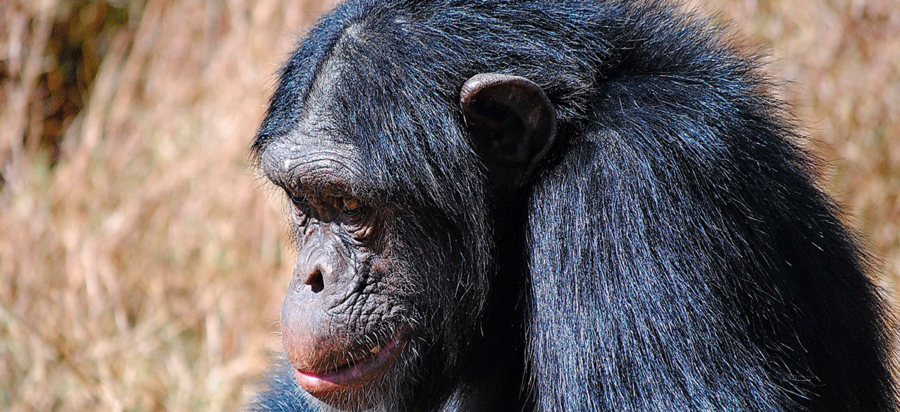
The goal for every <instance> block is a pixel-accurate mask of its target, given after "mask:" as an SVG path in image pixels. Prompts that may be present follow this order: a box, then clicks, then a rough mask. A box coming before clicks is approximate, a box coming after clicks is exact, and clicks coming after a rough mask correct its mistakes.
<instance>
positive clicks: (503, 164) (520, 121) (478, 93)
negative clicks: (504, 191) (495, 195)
mask: <svg viewBox="0 0 900 412" xmlns="http://www.w3.org/2000/svg"><path fill="white" fill-rule="evenodd" d="M459 103H460V105H461V106H462V111H463V116H464V118H465V119H464V120H465V123H466V127H467V129H468V131H469V133H470V134H471V135H472V138H473V139H474V143H475V147H476V149H477V150H478V151H479V154H480V155H481V156H483V158H484V161H485V163H486V164H487V166H488V169H489V173H491V174H492V179H494V181H495V182H496V183H497V184H502V185H512V186H516V187H521V186H522V185H524V184H525V183H526V181H527V179H528V178H529V177H531V174H532V173H533V172H534V168H535V166H536V165H537V164H538V162H540V161H541V160H542V159H543V158H544V156H545V155H546V154H547V152H548V151H549V150H550V147H551V146H552V145H553V140H554V138H555V135H556V112H555V111H554V110H553V106H552V105H551V104H550V99H548V98H547V95H546V94H544V91H543V90H542V89H541V87H540V86H538V85H537V84H535V83H534V82H532V81H531V80H528V79H526V78H524V77H519V76H509V75H504V74H496V73H484V74H477V75H475V76H472V78H470V79H469V80H467V81H466V83H465V84H464V85H463V87H462V91H461V92H460V93H459Z"/></svg>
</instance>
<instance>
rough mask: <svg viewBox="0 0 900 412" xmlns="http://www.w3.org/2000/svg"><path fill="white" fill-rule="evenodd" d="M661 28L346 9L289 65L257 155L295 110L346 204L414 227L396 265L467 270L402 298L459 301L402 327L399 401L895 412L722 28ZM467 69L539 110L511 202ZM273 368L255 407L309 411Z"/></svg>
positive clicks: (487, 12) (516, 1) (844, 238)
mask: <svg viewBox="0 0 900 412" xmlns="http://www.w3.org/2000/svg"><path fill="white" fill-rule="evenodd" d="M676 9H677V7H675V6H673V5H672V4H670V3H667V2H633V1H586V0H584V1H575V0H572V1H558V2H554V1H522V0H506V1H503V0H497V1H488V0H480V1H472V0H459V1H451V0H442V1H440V0H435V1H425V0H423V1H413V0H409V1H398V0H379V1H374V0H372V1H366V0H351V1H348V2H345V3H343V4H341V5H339V6H337V8H336V9H335V10H334V11H333V12H331V13H330V14H329V15H327V16H325V17H324V18H322V19H321V20H320V21H319V23H318V24H317V25H316V27H315V28H314V29H313V30H312V31H311V32H310V33H309V36H308V37H307V38H306V39H305V40H304V41H303V43H302V45H301V46H300V48H299V49H298V50H297V51H296V53H295V54H294V55H293V56H292V57H291V59H290V61H289V62H288V63H287V65H286V67H285V68H284V70H283V72H282V74H281V82H280V84H279V87H278V89H277V91H276V92H275V95H274V96H273V98H272V103H271V106H270V108H269V112H268V115H267V117H266V119H265V121H264V122H263V124H262V126H261V128H260V130H259V133H258V135H257V138H256V141H255V143H254V151H255V152H256V153H257V154H262V153H264V152H265V151H266V150H267V148H269V147H270V146H271V145H272V144H273V143H274V142H277V141H279V139H284V138H285V136H287V135H289V134H290V133H291V132H292V131H294V129H295V128H296V127H298V122H299V119H301V118H304V116H308V113H306V112H304V111H305V110H307V111H308V110H309V106H310V105H311V103H310V101H312V99H315V100H316V102H315V104H316V105H318V106H317V107H325V108H326V109H327V112H328V113H331V115H332V116H333V117H332V118H331V119H332V120H330V121H329V123H328V125H327V129H328V130H329V132H330V133H332V134H333V136H335V137H334V138H335V139H336V140H339V141H343V142H349V143H351V144H352V145H353V146H354V147H356V148H357V150H358V151H359V152H360V153H362V157H363V159H364V160H365V161H364V162H362V164H363V167H364V168H365V170H364V173H363V175H364V176H366V179H367V180H366V181H365V182H360V184H359V189H358V190H359V191H360V192H361V195H363V196H365V197H367V198H374V199H379V201H381V202H384V203H390V204H395V205H409V209H410V210H409V211H408V213H409V215H408V218H409V219H412V220H410V221H408V222H407V223H406V225H407V226H406V227H405V228H401V229H400V230H399V233H401V234H402V236H401V237H403V236H406V241H405V243H404V244H405V245H406V246H407V247H408V248H409V250H408V252H409V253H408V255H409V258H410V259H414V260H415V261H416V262H417V263H416V265H419V266H421V267H428V266H429V265H432V266H434V267H436V268H439V267H440V265H441V264H439V263H437V264H436V263H433V262H444V261H445V260H446V261H452V262H457V263H456V264H455V266H453V267H454V268H457V269H458V270H459V271H461V272H465V273H457V274H452V273H450V274H447V276H451V277H450V278H447V276H445V277H443V278H440V279H436V280H433V284H426V285H419V286H418V287H420V288H423V289H425V288H435V287H437V288H450V290H446V291H444V292H443V293H442V295H438V297H439V299H442V302H441V303H440V304H438V306H439V307H442V308H447V309H446V310H447V311H449V312H452V309H450V308H453V307H454V306H453V304H454V303H455V302H456V301H457V300H458V299H459V297H460V296H463V297H466V299H468V300H467V301H465V302H463V303H462V306H461V307H462V308H465V309H464V310H463V309H461V310H459V311H458V312H462V313H435V314H434V316H435V318H440V319H424V320H421V322H422V323H425V324H429V325H430V326H429V327H431V328H432V329H435V330H433V331H432V334H433V335H431V336H430V337H429V338H425V339H424V340H423V342H421V346H419V347H418V350H420V351H422V352H423V353H424V354H423V359H425V360H424V361H422V362H421V364H417V366H413V367H411V369H410V370H411V371H414V372H409V373H415V374H418V375H420V377H419V379H417V380H416V382H417V384H416V385H415V386H413V387H408V388H399V389H398V390H402V391H403V393H402V394H398V396H399V397H401V398H405V399H408V400H407V401H405V402H403V403H401V404H403V405H408V406H409V405H412V406H410V407H411V409H412V410H476V409H484V410H504V409H506V408H509V409H510V410H522V409H525V410H529V409H532V408H533V409H536V410H543V411H546V412H551V411H564V410H591V411H594V410H604V411H605V410H610V411H613V410H615V411H620V410H621V411H625V410H629V411H649V410H662V411H688V410H715V411H718V410H754V411H757V410H758V411H890V410H894V408H896V403H895V400H894V395H895V391H894V380H893V377H892V372H891V370H890V368H889V366H888V362H887V351H888V347H889V344H888V333H887V332H886V326H885V325H886V322H885V319H884V316H885V315H884V313H885V312H884V305H883V302H882V301H881V299H880V298H879V295H878V292H877V290H876V288H875V287H874V286H873V284H872V283H871V282H870V280H869V279H868V278H867V277H866V271H867V267H866V263H865V255H864V253H863V252H862V251H861V250H860V249H859V247H858V246H857V243H858V242H857V241H856V240H855V238H854V235H853V233H851V232H850V231H848V229H847V228H846V227H845V226H844V225H843V224H842V223H841V221H840V214H839V212H838V209H837V207H836V206H835V204H834V203H833V202H832V201H831V200H830V199H829V198H828V197H827V196H826V195H825V194H823V193H822V192H821V191H820V190H819V189H818V188H817V186H816V184H815V182H814V181H813V173H812V168H813V166H812V162H811V160H810V156H809V155H808V154H807V153H805V152H804V151H803V150H802V149H800V148H799V147H798V146H797V145H796V142H797V141H798V140H799V139H800V136H798V135H797V133H796V131H795V128H794V127H793V126H792V125H791V121H790V117H789V115H788V114H787V113H786V112H785V110H784V107H783V103H782V102H780V101H778V100H777V99H775V98H774V97H772V96H771V95H769V94H768V93H767V91H766V90H768V89H770V87H771V85H770V84H769V81H768V80H767V79H765V78H764V77H763V75H762V74H761V73H762V70H761V69H760V67H759V64H758V63H757V61H756V59H755V58H754V57H752V56H747V55H745V53H743V52H742V51H740V50H736V49H735V48H733V47H732V46H730V45H729V43H728V42H727V41H726V40H725V38H726V31H724V30H723V29H721V28H719V27H717V26H716V25H715V24H711V23H710V22H708V21H707V20H705V19H703V18H700V17H697V16H694V15H690V14H683V13H680V12H677V11H675V10H676ZM335 68H337V70H335ZM323 73H328V76H327V78H325V79H323V78H320V75H323ZM334 73H338V74H336V75H335V74H334ZM478 73H503V74H509V75H516V76H522V77H525V78H528V79H530V80H531V81H533V82H535V83H537V84H538V85H540V86H541V88H543V90H544V92H545V93H546V94H547V96H548V97H549V99H550V101H551V102H552V105H553V107H554V108H555V111H556V116H557V121H558V132H557V142H556V144H555V146H554V147H553V150H552V152H551V153H550V155H549V156H548V157H547V158H546V160H545V161H544V162H542V163H541V164H540V165H539V166H538V168H537V171H536V173H535V175H534V176H533V178H532V179H531V181H530V182H529V185H528V188H527V190H526V191H525V192H524V193H520V194H518V195H516V196H513V198H512V199H511V200H510V199H506V198H503V199H499V198H498V197H500V196H498V195H496V193H495V191H494V190H492V188H491V186H490V185H489V184H488V183H487V178H486V176H485V174H486V173H485V170H484V169H483V167H482V166H480V164H481V163H480V162H479V160H478V158H477V157H476V154H475V149H474V148H473V146H472V143H471V141H470V139H469V136H468V133H467V131H466V128H465V126H464V124H463V120H462V113H461V111H460V107H459V93H460V88H461V86H462V85H463V83H464V82H465V81H466V80H467V79H469V78H470V77H472V76H473V75H476V74H478ZM317 88H318V89H319V90H324V92H316V90H317ZM432 259H433V260H432ZM448 259H449V260H448ZM459 260H461V263H460V262H458V261H459ZM452 276H455V277H452ZM454 288H455V289H454ZM441 305H443V306H441ZM429 322H430V323H429ZM448 335H453V336H448ZM456 335H459V338H458V339H456V338H454V336H456ZM433 352H440V355H434V356H431V355H429V353H433ZM497 368H501V369H502V370H505V371H508V372H507V373H508V374H509V375H508V376H501V377H493V376H492V375H493V374H496V370H498V369H497ZM285 370H286V372H285V374H284V376H282V378H281V379H274V380H272V381H271V384H272V387H271V388H270V389H269V390H268V391H267V392H265V394H264V395H263V396H261V397H260V398H259V400H258V402H257V403H256V404H255V405H254V406H253V407H252V409H253V410H284V411H288V410H314V409H315V407H314V406H313V405H316V404H317V403H316V401H314V400H307V399H305V398H304V396H302V395H300V393H301V392H302V391H301V390H300V389H299V388H297V386H296V383H295V382H293V380H292V377H293V375H292V372H291V371H290V367H289V366H286V367H285ZM484 393H488V394H487V395H485V394H484Z"/></svg>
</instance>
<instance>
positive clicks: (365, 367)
mask: <svg viewBox="0 0 900 412" xmlns="http://www.w3.org/2000/svg"><path fill="white" fill-rule="evenodd" d="M404 343H405V339H404V335H403V334H399V333H398V334H395V335H394V336H393V337H392V338H391V340H390V341H389V342H387V343H384V344H381V345H379V346H376V347H374V348H371V349H370V352H371V353H372V354H373V355H371V356H367V357H365V358H364V359H360V360H358V361H354V362H350V363H347V364H344V365H340V366H339V367H337V368H336V369H328V370H316V371H304V370H300V369H297V370H296V371H295V373H294V375H295V376H296V378H297V383H298V384H300V387H301V388H303V389H304V390H306V391H307V392H309V393H310V394H312V395H314V396H316V395H317V394H323V393H327V392H331V391H334V390H339V389H341V388H349V387H361V386H365V385H367V384H369V383H371V382H372V381H373V380H375V379H377V378H379V377H381V376H382V375H383V374H384V373H385V372H387V370H388V369H389V368H390V367H391V365H393V364H394V363H396V361H397V358H398V357H399V355H400V352H401V351H402V349H403V344H404Z"/></svg>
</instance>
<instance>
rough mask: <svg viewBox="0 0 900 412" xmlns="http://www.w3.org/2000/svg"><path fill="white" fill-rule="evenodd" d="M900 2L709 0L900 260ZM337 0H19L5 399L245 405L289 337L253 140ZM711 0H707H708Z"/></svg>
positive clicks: (119, 406)
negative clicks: (764, 51) (780, 85)
mask: <svg viewBox="0 0 900 412" xmlns="http://www.w3.org/2000/svg"><path fill="white" fill-rule="evenodd" d="M894 2H895V0H869V1H828V0H826V1H819V0H783V1H776V0H759V1H753V0H738V1H730V2H726V1H724V0H721V3H713V4H703V5H704V7H706V8H708V9H710V10H714V11H721V12H722V14H723V15H724V16H725V17H726V18H730V19H734V20H736V21H738V28H739V31H740V32H742V33H743V34H744V35H745V36H747V37H749V38H751V39H752V40H753V42H756V43H760V44H763V45H765V46H766V47H768V48H769V49H771V51H772V54H773V55H774V56H776V58H775V59H774V61H773V64H772V72H773V74H774V75H776V76H780V77H783V78H787V79H788V80H791V81H793V82H795V84H793V85H791V86H790V87H789V88H785V89H784V90H783V91H782V93H783V95H784V96H786V97H787V99H788V100H789V101H791V102H792V103H793V104H794V105H795V106H796V107H797V112H798V114H799V115H800V117H801V118H802V120H803V121H804V122H805V123H806V124H808V125H809V126H810V129H809V134H810V135H811V136H812V137H813V139H814V141H813V147H814V148H815V149H816V151H817V152H818V153H820V154H821V155H822V157H823V158H824V159H827V160H828V165H830V166H828V167H826V168H825V170H824V175H825V176H826V177H827V178H828V179H829V183H828V185H827V187H828V189H829V190H830V191H831V192H832V193H834V194H835V195H836V196H837V197H838V198H840V199H842V200H843V203H844V204H846V205H847V206H848V207H849V208H850V215H852V216H854V219H855V221H857V222H858V227H859V228H860V230H861V231H862V232H864V234H865V235H866V236H867V237H868V239H869V241H870V243H871V245H872V249H873V250H874V251H875V252H876V254H878V255H879V256H881V257H882V258H883V263H884V264H883V265H882V268H883V270H882V271H881V273H880V274H879V279H880V280H882V281H883V282H884V284H886V285H889V287H890V288H891V289H892V290H893V289H896V288H897V286H896V285H898V284H900V283H898V282H897V280H898V276H900V230H898V225H900V8H898V7H896V5H895V4H894ZM323 3H325V2H323V1H320V0H311V1H302V0H298V1H294V2H286V1H282V0H258V1H254V2H249V1H243V0H227V1H221V2H216V1H187V0H136V1H132V2H123V1H109V2H101V1H93V2H91V1H80V2H72V1H62V0H41V1H34V0H13V1H12V2H11V3H10V2H9V1H7V2H4V3H0V279H2V281H0V382H4V384H3V385H0V410H9V411H31V410H39V411H48V410H64V411H78V410H83V411H93V410H114V411H119V410H142V411H143V410H173V411H180V410H204V411H218V410H234V409H236V408H237V407H238V406H239V405H240V404H241V402H243V401H244V400H245V399H246V396H247V394H248V393H249V392H250V391H252V380H253V379H254V378H255V377H256V376H258V375H257V374H258V373H259V372H260V371H261V370H262V369H263V368H264V367H265V363H266V359H267V356H268V353H269V351H274V350H277V348H278V346H279V341H278V338H277V337H276V335H275V330H276V328H275V322H276V321H277V318H278V307H279V304H280V300H281V297H282V294H283V292H284V289H285V287H286V284H287V280H288V279H287V278H288V276H289V273H290V268H289V266H290V263H291V261H292V257H291V256H292V255H291V252H290V251H287V250H285V247H284V245H283V242H284V236H283V232H282V229H281V223H282V218H281V217H280V210H281V205H280V204H279V202H278V201H277V200H274V199H273V197H272V196H269V194H270V192H269V191H268V190H267V189H265V188H264V186H262V184H261V182H260V181H258V179H257V177H256V174H255V172H254V171H253V170H251V169H250V168H248V167H247V160H246V153H247V148H248V144H249V141H250V138H251V136H252V134H253V132H254V128H255V127H256V124H257V122H258V121H259V120H260V119H261V116H262V113H263V110H264V105H265V100H266V98H267V97H268V94H269V93H270V92H271V87H272V86H273V76H272V74H273V73H274V72H275V71H276V70H277V68H278V65H279V63H280V61H281V60H282V59H283V58H284V57H285V56H286V54H287V53H288V52H289V51H290V49H291V46H292V44H293V39H292V35H294V34H299V33H301V31H302V28H303V27H306V26H307V25H308V23H309V22H310V19H311V18H312V17H314V16H315V15H317V14H318V12H319V11H320V10H322V9H324V8H326V7H327V4H323ZM700 3H703V2H700Z"/></svg>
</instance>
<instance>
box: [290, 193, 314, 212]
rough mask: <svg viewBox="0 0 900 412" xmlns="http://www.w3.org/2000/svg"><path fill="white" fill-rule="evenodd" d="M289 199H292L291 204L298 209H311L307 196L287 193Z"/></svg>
mask: <svg viewBox="0 0 900 412" xmlns="http://www.w3.org/2000/svg"><path fill="white" fill-rule="evenodd" d="M287 195H288V197H289V198H290V199H291V203H293V204H294V206H297V207H298V208H301V209H305V208H308V207H309V200H308V199H307V198H306V196H303V195H299V194H295V193H291V192H287Z"/></svg>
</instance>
